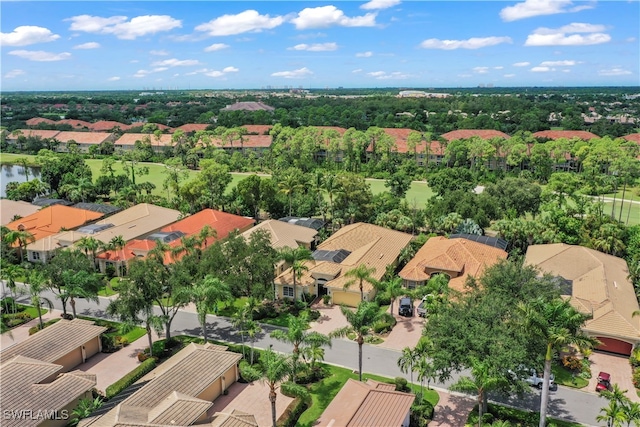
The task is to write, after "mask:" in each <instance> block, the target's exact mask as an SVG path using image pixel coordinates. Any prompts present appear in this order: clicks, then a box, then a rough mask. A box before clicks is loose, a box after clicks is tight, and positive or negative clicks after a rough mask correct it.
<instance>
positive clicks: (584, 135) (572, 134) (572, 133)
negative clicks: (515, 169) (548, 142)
mask: <svg viewBox="0 0 640 427" xmlns="http://www.w3.org/2000/svg"><path fill="white" fill-rule="evenodd" d="M533 137H534V138H548V139H559V138H567V139H571V138H580V139H584V140H585V141H588V140H590V139H594V138H600V137H599V136H598V135H596V134H594V133H591V132H587V131H584V130H541V131H540V132H536V133H534V134H533Z"/></svg>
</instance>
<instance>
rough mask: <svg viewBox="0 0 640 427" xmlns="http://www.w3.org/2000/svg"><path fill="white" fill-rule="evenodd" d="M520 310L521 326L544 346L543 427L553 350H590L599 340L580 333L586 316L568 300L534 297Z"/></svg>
mask: <svg viewBox="0 0 640 427" xmlns="http://www.w3.org/2000/svg"><path fill="white" fill-rule="evenodd" d="M519 310H520V312H521V313H522V314H523V316H524V325H523V326H524V327H525V328H526V329H527V331H529V333H530V334H531V335H533V336H534V337H536V338H538V339H540V340H541V341H542V342H544V344H545V346H546V351H545V356H544V377H543V378H544V379H543V383H542V396H541V398H540V427H545V425H546V420H547V406H548V403H549V378H550V375H551V362H552V360H553V352H554V350H557V349H559V348H561V347H566V346H568V345H575V346H577V347H578V348H580V349H583V350H584V349H589V348H592V347H594V346H596V345H597V344H598V341H597V340H596V339H594V338H591V337H589V336H587V335H586V334H585V333H584V332H582V330H581V327H582V325H584V323H585V321H586V320H587V319H588V317H587V316H585V315H584V314H582V313H580V312H578V311H577V310H576V309H575V308H573V306H572V305H571V304H570V303H569V301H568V300H562V299H560V298H558V299H554V300H551V301H548V300H544V299H542V298H537V299H535V300H533V301H531V302H530V303H529V304H526V305H525V304H520V306H519Z"/></svg>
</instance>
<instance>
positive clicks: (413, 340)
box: [378, 301, 425, 350]
mask: <svg viewBox="0 0 640 427" xmlns="http://www.w3.org/2000/svg"><path fill="white" fill-rule="evenodd" d="M419 303H420V301H416V302H415V303H414V307H418V304H419ZM393 311H395V313H392V314H393V317H395V319H396V321H397V322H398V323H396V326H394V327H393V329H392V330H391V332H389V334H388V335H387V336H386V337H385V339H384V342H383V343H381V344H378V346H379V347H385V348H390V349H393V350H402V349H403V348H405V347H415V345H416V344H418V340H420V337H421V336H422V329H423V328H424V322H425V319H423V318H422V317H420V316H418V315H417V314H415V309H414V315H413V316H412V317H404V316H399V315H398V301H396V302H395V303H394V304H393ZM387 312H388V313H390V312H391V307H389V310H388V311H387Z"/></svg>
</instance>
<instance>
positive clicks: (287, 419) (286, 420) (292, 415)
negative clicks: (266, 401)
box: [277, 397, 311, 427]
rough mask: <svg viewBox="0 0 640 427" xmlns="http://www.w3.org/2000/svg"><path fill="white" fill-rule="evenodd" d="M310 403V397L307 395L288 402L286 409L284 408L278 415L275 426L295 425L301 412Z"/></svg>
mask: <svg viewBox="0 0 640 427" xmlns="http://www.w3.org/2000/svg"><path fill="white" fill-rule="evenodd" d="M310 404H311V399H310V398H309V397H306V398H300V397H297V398H296V399H295V400H294V401H293V402H291V403H290V404H289V406H288V407H287V409H285V411H284V413H283V414H282V415H281V416H280V418H279V419H278V423H277V426H278V427H293V426H295V425H297V423H298V419H299V418H300V415H302V413H303V412H304V411H306V410H307V408H308V407H309V405H310Z"/></svg>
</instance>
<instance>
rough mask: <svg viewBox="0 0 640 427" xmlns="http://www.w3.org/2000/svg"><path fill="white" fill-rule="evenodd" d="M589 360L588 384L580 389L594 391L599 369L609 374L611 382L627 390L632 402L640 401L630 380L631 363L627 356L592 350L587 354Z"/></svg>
mask: <svg viewBox="0 0 640 427" xmlns="http://www.w3.org/2000/svg"><path fill="white" fill-rule="evenodd" d="M589 360H590V361H591V375H592V376H591V379H590V380H589V385H588V386H587V387H586V389H585V388H583V389H582V390H585V391H589V392H591V393H596V391H595V390H596V383H597V382H598V373H599V372H600V371H602V372H607V373H609V374H611V383H612V384H618V386H619V387H620V389H621V390H627V397H628V398H629V399H631V401H632V402H640V398H639V397H638V395H637V394H636V389H635V387H634V386H633V382H631V373H632V372H631V365H630V364H629V358H628V357H626V356H616V355H615V354H609V353H602V352H599V351H594V352H593V353H592V354H591V356H589Z"/></svg>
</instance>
